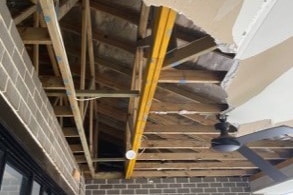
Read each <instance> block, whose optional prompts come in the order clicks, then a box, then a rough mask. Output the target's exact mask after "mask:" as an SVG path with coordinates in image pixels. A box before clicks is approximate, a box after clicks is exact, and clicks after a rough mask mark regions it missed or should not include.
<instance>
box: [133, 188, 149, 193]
mask: <svg viewBox="0 0 293 195" xmlns="http://www.w3.org/2000/svg"><path fill="white" fill-rule="evenodd" d="M135 192H136V194H148V193H149V192H148V190H147V189H136V190H135Z"/></svg>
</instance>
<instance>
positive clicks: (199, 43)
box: [162, 36, 217, 70]
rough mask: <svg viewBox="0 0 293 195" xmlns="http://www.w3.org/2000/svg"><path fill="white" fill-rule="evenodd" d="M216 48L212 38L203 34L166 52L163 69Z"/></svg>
mask: <svg viewBox="0 0 293 195" xmlns="http://www.w3.org/2000/svg"><path fill="white" fill-rule="evenodd" d="M216 48H217V45H216V43H215V41H214V39H213V38H212V37H210V36H205V37H203V38H200V39H198V40H195V41H193V42H191V43H188V44H187V45H185V46H183V47H181V48H177V49H174V50H172V51H171V52H168V54H167V56H166V60H165V61H164V65H163V68H162V69H163V70H165V69H168V68H173V67H175V66H178V65H180V64H182V63H183V62H186V61H188V60H189V59H191V58H195V57H198V56H200V55H203V54H205V53H208V52H210V51H213V50H214V49H216Z"/></svg>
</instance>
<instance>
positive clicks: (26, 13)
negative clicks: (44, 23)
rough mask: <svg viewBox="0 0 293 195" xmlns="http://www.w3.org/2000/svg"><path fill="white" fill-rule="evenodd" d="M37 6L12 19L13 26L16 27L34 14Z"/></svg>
mask: <svg viewBox="0 0 293 195" xmlns="http://www.w3.org/2000/svg"><path fill="white" fill-rule="evenodd" d="M36 10H37V6H36V5H32V6H30V7H29V8H27V9H26V10H24V11H23V12H21V13H20V14H18V15H17V16H16V17H14V18H13V20H14V23H15V25H18V24H19V23H21V22H22V21H23V20H25V19H27V18H28V17H29V16H31V15H32V14H33V13H34V12H36Z"/></svg>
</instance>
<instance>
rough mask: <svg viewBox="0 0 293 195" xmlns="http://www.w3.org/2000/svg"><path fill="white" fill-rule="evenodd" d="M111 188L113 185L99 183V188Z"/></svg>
mask: <svg viewBox="0 0 293 195" xmlns="http://www.w3.org/2000/svg"><path fill="white" fill-rule="evenodd" d="M112 188H113V185H109V184H106V185H100V189H112Z"/></svg>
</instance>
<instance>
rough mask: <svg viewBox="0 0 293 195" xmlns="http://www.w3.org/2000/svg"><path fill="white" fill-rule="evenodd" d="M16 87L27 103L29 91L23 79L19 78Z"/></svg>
mask: <svg viewBox="0 0 293 195" xmlns="http://www.w3.org/2000/svg"><path fill="white" fill-rule="evenodd" d="M15 85H16V88H17V90H18V92H19V93H20V95H21V97H22V98H23V99H24V100H25V101H26V100H27V99H28V95H29V91H28V88H27V86H26V85H25V83H24V81H23V80H22V78H21V77H17V80H16V84H15Z"/></svg>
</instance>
